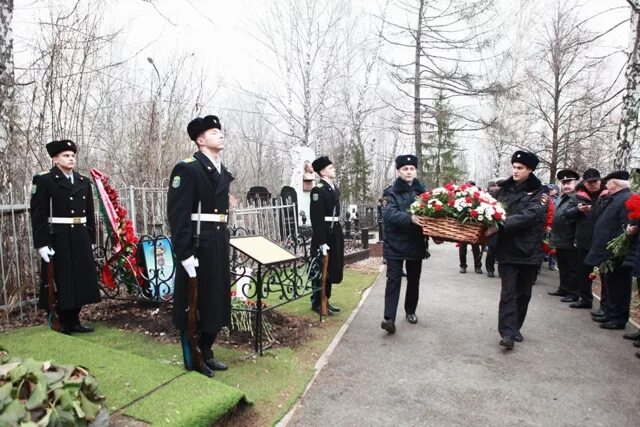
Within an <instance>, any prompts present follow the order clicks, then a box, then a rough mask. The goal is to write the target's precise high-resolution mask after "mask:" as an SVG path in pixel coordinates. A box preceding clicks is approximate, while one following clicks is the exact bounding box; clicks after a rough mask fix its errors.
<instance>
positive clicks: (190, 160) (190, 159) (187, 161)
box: [182, 156, 196, 163]
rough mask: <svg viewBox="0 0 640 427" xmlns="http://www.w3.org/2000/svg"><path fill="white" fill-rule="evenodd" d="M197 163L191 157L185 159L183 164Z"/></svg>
mask: <svg viewBox="0 0 640 427" xmlns="http://www.w3.org/2000/svg"><path fill="white" fill-rule="evenodd" d="M195 161H196V158H195V157H193V156H191V157H187V158H186V159H184V160H183V161H182V163H191V162H195Z"/></svg>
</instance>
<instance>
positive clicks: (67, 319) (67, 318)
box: [58, 308, 80, 329]
mask: <svg viewBox="0 0 640 427" xmlns="http://www.w3.org/2000/svg"><path fill="white" fill-rule="evenodd" d="M58 315H59V316H60V324H61V325H62V327H63V328H67V329H68V328H71V327H72V326H75V325H78V324H79V323H80V309H79V308H70V309H68V310H60V312H59V313H58Z"/></svg>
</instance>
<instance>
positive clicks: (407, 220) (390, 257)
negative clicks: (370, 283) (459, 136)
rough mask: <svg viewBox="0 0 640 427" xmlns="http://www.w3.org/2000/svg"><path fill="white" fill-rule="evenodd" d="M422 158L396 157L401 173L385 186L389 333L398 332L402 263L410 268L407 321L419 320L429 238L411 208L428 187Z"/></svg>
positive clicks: (384, 322) (386, 317)
mask: <svg viewBox="0 0 640 427" xmlns="http://www.w3.org/2000/svg"><path fill="white" fill-rule="evenodd" d="M417 167H418V158H417V157H416V156H414V155H413V154H404V155H401V156H398V157H396V174H397V175H398V177H397V178H396V181H395V182H394V183H393V185H392V186H390V187H388V188H386V189H385V190H384V196H385V198H386V199H387V206H386V207H385V208H384V209H383V212H382V216H383V218H384V228H385V231H386V232H387V234H386V236H385V239H384V257H385V258H386V260H387V285H386V288H385V292H384V317H383V319H382V322H381V323H380V327H381V328H382V329H384V330H385V331H387V332H388V333H389V334H393V333H395V332H396V324H395V321H396V312H397V310H398V301H399V300H400V286H401V282H402V267H403V265H404V266H405V268H406V269H407V290H406V294H405V299H404V311H405V317H406V319H407V321H408V322H409V323H411V324H413V325H415V324H416V323H418V316H417V315H416V308H417V306H418V297H419V293H420V273H421V271H422V259H423V258H426V256H427V253H428V252H427V240H426V239H425V237H424V235H423V233H422V226H423V223H424V219H423V218H422V217H420V216H418V215H412V214H411V212H409V208H410V207H411V204H412V203H413V202H414V201H415V199H416V196H418V195H420V194H422V193H424V192H425V191H426V189H425V187H424V185H423V184H422V183H421V182H420V181H418V179H417V178H416V173H417Z"/></svg>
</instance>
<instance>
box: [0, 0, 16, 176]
mask: <svg viewBox="0 0 640 427" xmlns="http://www.w3.org/2000/svg"><path fill="white" fill-rule="evenodd" d="M12 17H13V0H0V158H2V159H6V157H5V155H4V154H5V149H6V148H7V146H8V145H9V141H10V140H11V134H12V120H13V101H14V78H13V33H12V31H11V21H12ZM4 163H5V162H4V161H3V162H1V163H0V168H1V169H2V171H3V172H2V175H0V189H1V188H2V187H3V186H4V184H5V182H6V180H7V175H6V172H7V171H8V168H7V166H8V165H5V164H4Z"/></svg>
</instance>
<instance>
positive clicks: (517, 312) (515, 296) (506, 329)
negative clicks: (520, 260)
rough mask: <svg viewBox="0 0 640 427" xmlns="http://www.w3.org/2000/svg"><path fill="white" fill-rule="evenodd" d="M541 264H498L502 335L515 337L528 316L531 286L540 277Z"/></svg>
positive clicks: (500, 327) (499, 320)
mask: <svg viewBox="0 0 640 427" xmlns="http://www.w3.org/2000/svg"><path fill="white" fill-rule="evenodd" d="M539 267H540V266H539V265H523V264H504V263H500V264H498V272H499V273H500V279H501V280H502V291H501V292H500V304H499V307H498V332H499V333H500V336H503V337H510V338H513V337H514V336H515V335H516V333H517V332H519V331H520V328H522V325H523V324H524V319H525V317H527V310H528V309H529V300H530V299H531V287H532V286H533V284H534V283H535V281H536V278H537V277H538V268H539Z"/></svg>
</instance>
